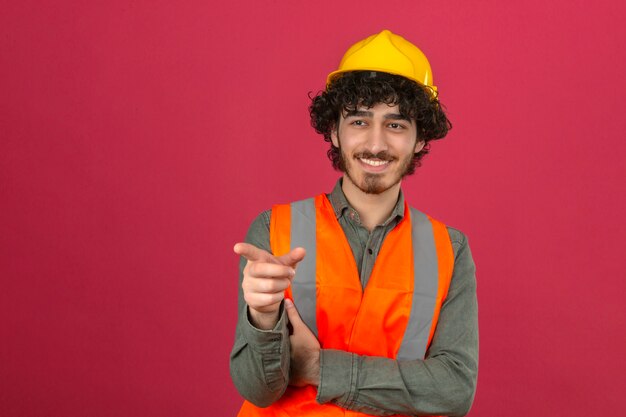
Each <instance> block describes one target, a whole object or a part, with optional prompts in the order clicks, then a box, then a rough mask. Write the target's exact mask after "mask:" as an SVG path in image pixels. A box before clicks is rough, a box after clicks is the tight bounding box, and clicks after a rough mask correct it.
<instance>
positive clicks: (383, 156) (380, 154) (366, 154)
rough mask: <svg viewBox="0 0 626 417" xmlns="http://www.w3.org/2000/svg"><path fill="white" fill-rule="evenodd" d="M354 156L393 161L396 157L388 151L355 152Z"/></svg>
mask: <svg viewBox="0 0 626 417" xmlns="http://www.w3.org/2000/svg"><path fill="white" fill-rule="evenodd" d="M354 157H355V158H357V159H380V160H381V161H392V160H394V159H395V158H394V157H393V156H392V155H391V154H390V153H389V152H387V151H380V152H378V153H376V154H373V153H371V152H368V151H363V152H359V153H356V154H354Z"/></svg>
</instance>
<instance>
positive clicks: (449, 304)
mask: <svg viewBox="0 0 626 417" xmlns="http://www.w3.org/2000/svg"><path fill="white" fill-rule="evenodd" d="M328 198H329V200H330V203H331V205H332V206H333V209H334V210H335V214H336V215H337V220H338V221H339V224H340V225H341V227H342V229H343V231H344V233H345V235H346V238H347V240H348V243H349V244H350V247H351V248H352V253H353V255H354V258H355V261H356V264H357V267H358V270H359V275H360V278H361V285H362V286H363V287H364V288H365V286H366V285H367V282H368V280H369V277H370V275H371V272H372V268H373V266H374V262H375V261H376V256H377V255H378V251H379V250H380V248H381V246H382V243H383V241H384V239H385V237H386V236H387V233H389V231H391V230H392V229H393V228H394V227H395V226H396V224H398V222H399V221H400V220H401V219H402V217H403V216H404V196H403V194H402V192H400V195H399V197H398V201H397V203H396V206H395V207H394V209H393V211H392V212H391V215H390V216H389V218H388V219H387V220H385V222H383V223H382V224H380V225H378V226H376V227H375V228H374V229H373V230H372V231H371V232H370V231H368V230H367V229H366V228H365V227H364V226H363V225H362V224H361V221H360V219H359V215H358V213H357V212H356V210H354V209H353V208H352V207H351V206H350V204H349V203H348V201H347V200H346V197H345V195H344V193H343V191H342V189H341V180H339V181H338V182H337V184H336V185H335V188H334V189H333V191H332V192H331V193H330V194H328ZM270 215H271V211H269V210H268V211H265V212H263V213H261V214H260V215H259V216H258V217H257V218H256V219H255V220H254V222H253V223H252V225H251V226H250V229H249V230H248V234H247V236H246V242H248V243H251V244H253V245H255V246H257V247H259V248H261V249H264V250H267V251H271V249H270V243H269V222H270ZM448 233H449V235H450V239H451V241H452V247H453V250H454V257H455V262H454V273H453V276H452V282H451V284H450V289H449V292H448V296H447V298H446V301H445V302H444V304H443V306H442V308H441V312H440V316H439V321H438V325H437V329H436V331H435V335H434V337H433V341H432V344H431V346H430V348H429V350H428V352H427V354H426V359H424V360H411V361H399V360H393V359H388V358H383V357H374V356H359V355H356V354H353V353H350V352H346V351H341V350H332V349H322V351H321V354H320V384H319V386H318V391H317V401H318V402H319V403H322V404H323V403H333V404H336V405H338V406H340V407H343V408H346V409H350V410H354V411H360V412H363V413H368V414H373V415H392V414H406V415H423V414H430V415H432V414H437V415H464V414H466V413H467V412H468V411H469V407H470V406H471V403H472V401H473V398H474V392H475V387H476V377H477V371H478V317H477V315H478V314H477V313H478V312H477V302H476V278H475V267H474V262H473V260H472V256H471V252H470V249H469V246H468V244H467V239H466V237H465V235H463V234H462V233H461V232H459V231H458V230H456V229H453V228H450V227H448ZM244 267H245V260H244V259H242V260H241V261H240V274H239V275H240V276H239V283H240V286H239V320H238V323H237V330H236V338H235V344H234V346H233V350H232V353H231V357H230V367H231V376H232V378H233V382H234V383H235V386H236V387H237V389H238V390H239V392H240V394H241V395H242V396H243V397H244V398H246V399H247V400H249V401H251V402H252V403H254V404H256V405H259V406H267V405H269V404H271V403H273V402H274V401H276V400H277V399H279V398H280V397H281V396H282V394H283V392H284V391H285V389H286V388H287V385H288V384H289V362H290V358H289V354H290V345H289V332H288V330H287V319H286V314H284V311H281V315H280V319H279V321H278V323H277V324H276V327H275V328H274V329H272V330H267V331H263V330H259V329H257V328H255V327H254V326H252V325H251V324H250V322H249V320H248V315H247V306H246V305H245V301H244V299H243V291H242V289H241V281H242V279H243V268H244Z"/></svg>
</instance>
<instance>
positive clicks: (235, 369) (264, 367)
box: [230, 212, 290, 407]
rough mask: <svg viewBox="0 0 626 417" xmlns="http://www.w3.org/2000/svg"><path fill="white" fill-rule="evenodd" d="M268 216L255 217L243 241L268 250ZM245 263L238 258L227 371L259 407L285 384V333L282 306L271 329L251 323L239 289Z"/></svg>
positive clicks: (287, 352)
mask: <svg viewBox="0 0 626 417" xmlns="http://www.w3.org/2000/svg"><path fill="white" fill-rule="evenodd" d="M268 216H269V213H268V212H265V213H262V214H261V215H260V216H258V217H257V218H256V219H255V221H254V222H253V223H252V225H251V226H250V229H249V230H248V234H247V236H246V242H248V243H251V244H253V245H255V246H257V247H259V248H262V249H266V250H269V229H268V226H267V225H268ZM245 265H246V261H245V260H244V259H243V258H242V259H241V260H240V264H239V271H240V272H239V301H238V304H239V317H238V320H237V329H236V335H235V343H234V345H233V349H232V352H231V355H230V374H231V378H232V380H233V383H234V384H235V387H237V390H238V391H239V393H240V394H241V396H243V397H244V398H245V399H246V400H248V401H250V402H251V403H253V404H255V405H257V406H261V407H263V406H268V405H270V404H272V403H273V402H275V401H276V400H278V399H279V398H280V397H281V396H282V394H283V393H284V391H285V389H286V388H287V384H288V383H289V365H290V363H289V362H290V359H289V358H290V345H289V333H288V330H287V318H286V317H285V316H286V315H285V313H284V308H283V307H282V306H281V308H280V311H279V316H278V317H279V319H278V322H277V323H276V325H275V326H274V327H273V328H272V329H270V330H260V329H259V328H256V327H255V326H254V325H252V324H251V322H250V317H249V316H248V306H247V305H246V303H245V300H244V297H243V291H242V288H241V283H242V279H243V275H242V274H243V273H242V271H243V269H244V267H245ZM261 327H262V326H261Z"/></svg>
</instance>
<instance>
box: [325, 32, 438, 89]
mask: <svg viewBox="0 0 626 417" xmlns="http://www.w3.org/2000/svg"><path fill="white" fill-rule="evenodd" d="M364 70H365V71H380V72H387V73H390V74H396V75H401V76H403V77H406V78H408V79H411V80H413V81H417V82H418V83H420V84H422V85H424V86H427V87H430V88H432V90H433V95H435V94H436V91H437V87H435V86H434V85H433V73H432V70H431V69H430V64H429V63H428V59H426V55H424V53H423V52H422V51H420V50H419V49H418V48H417V46H415V45H413V44H412V43H411V42H409V41H407V40H406V39H404V38H403V37H402V36H398V35H396V34H394V33H391V31H389V30H386V29H385V30H383V31H382V32H380V33H379V34H376V35H372V36H370V37H368V38H366V39H364V40H362V41H360V42H357V43H355V44H354V45H352V46H351V47H350V49H348V52H346V53H345V55H344V56H343V58H342V59H341V62H340V63H339V69H338V70H337V71H333V72H331V73H330V74H329V75H328V78H327V80H326V85H327V86H328V85H330V83H331V82H332V81H333V79H334V78H335V76H337V75H338V74H341V73H344V72H348V71H364Z"/></svg>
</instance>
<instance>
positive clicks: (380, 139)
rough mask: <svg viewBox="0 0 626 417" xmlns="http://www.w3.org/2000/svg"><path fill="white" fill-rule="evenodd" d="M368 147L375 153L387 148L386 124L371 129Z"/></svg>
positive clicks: (368, 136)
mask: <svg viewBox="0 0 626 417" xmlns="http://www.w3.org/2000/svg"><path fill="white" fill-rule="evenodd" d="M366 149H367V150H368V151H370V152H371V153H373V154H377V153H378V152H382V151H386V150H387V139H386V137H385V131H384V126H374V127H373V128H372V129H369V131H368V135H367V142H366Z"/></svg>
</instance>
